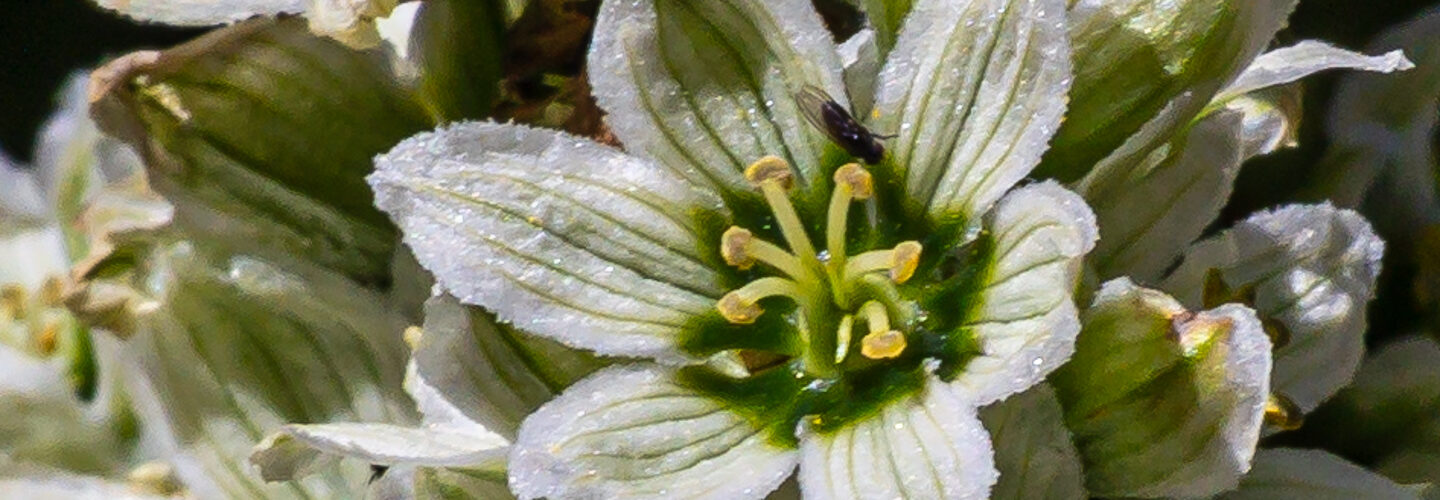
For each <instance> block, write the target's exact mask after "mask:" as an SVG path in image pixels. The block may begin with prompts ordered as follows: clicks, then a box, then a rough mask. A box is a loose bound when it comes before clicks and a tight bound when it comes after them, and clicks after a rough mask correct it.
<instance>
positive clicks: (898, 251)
mask: <svg viewBox="0 0 1440 500" xmlns="http://www.w3.org/2000/svg"><path fill="white" fill-rule="evenodd" d="M920 250H921V246H920V243H918V242H914V241H906V242H903V243H900V244H899V245H895V248H893V249H890V250H873V251H869V252H865V253H862V254H860V255H856V256H854V257H851V258H850V261H849V262H847V263H846V264H845V276H844V280H845V282H846V283H849V282H851V281H854V280H856V279H859V277H860V276H862V275H865V274H867V273H872V272H875V271H889V273H888V274H889V277H890V281H893V282H895V283H897V284H898V283H904V282H906V281H908V280H909V279H910V278H911V277H912V276H914V275H915V268H916V267H918V266H919V265H920Z"/></svg>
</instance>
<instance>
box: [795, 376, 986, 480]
mask: <svg viewBox="0 0 1440 500" xmlns="http://www.w3.org/2000/svg"><path fill="white" fill-rule="evenodd" d="M929 382H930V383H927V384H925V389H924V391H923V392H922V393H917V394H915V395H913V396H910V397H908V398H905V399H902V400H898V401H895V402H892V403H889V404H887V405H885V406H883V407H881V408H880V409H879V410H878V411H877V412H876V414H875V415H871V416H870V417H868V418H866V419H863V420H859V421H856V422H854V423H851V424H850V425H847V426H845V427H842V428H840V429H837V430H834V431H829V432H825V433H807V434H806V435H804V436H803V437H802V438H801V444H800V457H801V458H800V475H799V477H800V489H801V491H803V492H804V494H805V498H807V499H812V500H841V499H848V498H952V499H979V498H986V495H987V494H988V493H989V491H990V487H991V485H994V484H995V478H996V472H995V463H994V455H993V454H992V453H991V448H990V436H989V435H988V434H986V433H985V428H984V427H982V426H981V425H980V419H979V418H978V417H977V416H976V414H975V406H974V403H973V402H972V401H970V400H969V399H968V398H966V397H963V396H962V395H961V394H960V390H959V389H957V388H955V387H952V386H949V385H947V384H944V383H941V382H940V381H939V380H935V379H931V380H930V381H929Z"/></svg>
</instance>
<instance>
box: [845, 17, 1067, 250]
mask: <svg viewBox="0 0 1440 500" xmlns="http://www.w3.org/2000/svg"><path fill="white" fill-rule="evenodd" d="M1069 47H1070V46H1069V42H1068V40H1067V39H1066V37H1065V5H1064V2H1063V1H1061V0H976V1H971V2H948V1H942V0H919V1H918V2H917V3H916V5H915V8H914V11H913V13H912V15H911V17H910V21H909V22H907V23H906V24H905V26H904V28H903V30H902V31H901V33H900V36H899V41H898V42H897V43H896V46H895V50H893V51H891V53H890V57H889V60H888V61H886V63H885V68H884V69H883V70H882V71H881V73H880V77H879V82H880V83H879V88H878V89H877V90H876V97H875V111H874V115H875V116H874V119H873V120H871V128H872V129H873V130H874V131H875V132H876V133H881V134H897V135H898V137H896V138H895V139H893V140H890V141H888V142H887V147H888V151H889V153H888V155H889V158H888V160H887V162H886V164H887V165H890V166H891V168H892V169H893V174H892V175H894V176H895V177H896V179H898V180H897V181H896V182H899V183H900V184H901V185H902V186H904V192H905V193H906V197H907V199H906V200H905V201H904V203H905V205H906V208H907V211H908V212H909V213H910V215H911V216H916V217H918V216H922V215H923V216H929V217H932V218H934V219H937V220H954V219H957V218H958V219H961V220H963V221H965V222H969V223H973V222H974V221H976V220H978V219H979V217H980V216H981V214H983V213H985V211H986V210H989V208H990V206H991V205H992V204H994V203H995V201H996V200H998V199H999V198H1000V196H1001V195H1003V194H1004V193H1005V191H1007V190H1009V189H1010V188H1011V187H1012V186H1013V185H1014V184H1015V183H1016V182H1018V181H1019V180H1020V179H1021V178H1023V177H1025V175H1026V174H1028V173H1030V170H1031V169H1033V168H1035V165H1036V163H1038V162H1039V161H1040V155H1041V153H1043V152H1044V151H1045V148H1046V144H1047V143H1048V141H1049V140H1050V137H1051V135H1053V134H1054V133H1055V129H1056V128H1057V127H1059V126H1060V120H1061V116H1062V115H1063V114H1064V112H1065V101H1066V98H1065V94H1066V92H1067V91H1068V90H1069V88H1070V48H1069Z"/></svg>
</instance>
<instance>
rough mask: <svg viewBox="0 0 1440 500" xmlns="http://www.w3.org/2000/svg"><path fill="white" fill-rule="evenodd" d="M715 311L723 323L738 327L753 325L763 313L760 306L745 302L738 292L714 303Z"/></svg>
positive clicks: (731, 293) (728, 294) (763, 310)
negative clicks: (722, 319)
mask: <svg viewBox="0 0 1440 500" xmlns="http://www.w3.org/2000/svg"><path fill="white" fill-rule="evenodd" d="M715 310H717V311H720V316H722V317H724V318H725V321H729V322H731V323H735V324H740V325H748V324H751V323H754V322H755V320H756V319H757V318H759V317H760V315H761V314H764V313H765V309H764V308H762V307H760V304H758V303H756V302H752V301H748V300H745V297H743V296H741V294H740V293H739V291H738V290H737V291H734V292H730V293H727V294H725V296H724V297H721V298H720V301H719V302H716V303H715Z"/></svg>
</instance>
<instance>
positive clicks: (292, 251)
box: [92, 18, 430, 282]
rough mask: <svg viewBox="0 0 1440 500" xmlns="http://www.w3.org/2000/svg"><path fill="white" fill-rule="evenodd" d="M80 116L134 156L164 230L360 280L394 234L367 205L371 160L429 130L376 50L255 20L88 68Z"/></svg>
mask: <svg viewBox="0 0 1440 500" xmlns="http://www.w3.org/2000/svg"><path fill="white" fill-rule="evenodd" d="M94 78H95V85H94V87H93V89H92V100H94V101H95V105H94V108H93V110H92V111H93V114H94V115H95V116H96V118H97V120H98V121H99V123H100V125H101V128H102V129H103V130H105V131H106V132H108V133H110V134H112V135H115V136H117V137H121V138H123V139H125V140H126V141H128V142H130V143H131V144H133V145H134V146H135V147H136V149H137V150H139V151H140V152H141V154H142V156H143V157H144V159H145V162H146V170H147V174H148V175H149V178H150V182H151V183H152V186H153V187H154V189H155V190H156V191H157V192H158V193H160V194H162V195H164V196H165V197H166V198H167V199H168V200H170V201H171V202H172V203H173V204H175V207H176V213H175V218H176V224H178V225H181V226H185V227H187V228H189V229H190V230H192V231H196V232H199V233H208V234H210V235H211V236H213V237H214V238H217V239H226V240H229V242H230V243H231V244H233V245H236V246H237V247H244V248H246V249H248V250H249V251H254V252H259V253H266V254H269V255H295V256H300V258H303V259H307V260H310V261H313V262H316V263H319V264H321V265H323V266H326V267H330V268H333V269H337V270H340V271H342V272H344V273H346V274H348V275H350V276H353V277H356V278H358V279H361V280H362V281H365V282H383V281H384V280H385V279H386V275H387V267H388V265H389V262H390V255H391V251H392V248H393V246H394V242H395V240H396V238H395V236H396V234H395V229H394V228H393V227H392V226H391V225H390V223H389V221H388V220H387V219H386V218H385V216H384V215H383V214H381V213H380V212H379V211H377V210H376V209H375V208H374V206H373V205H372V200H373V196H372V195H371V192H370V189H369V186H367V185H366V184H365V181H364V176H365V174H367V173H368V172H369V171H370V170H371V169H372V164H371V157H372V156H374V155H375V154H376V153H379V152H381V151H384V150H385V149H387V148H389V147H390V146H393V145H394V144H395V143H396V142H398V141H399V140H400V139H402V138H405V137H407V136H409V135H411V134H413V133H415V132H418V131H420V130H423V129H426V128H428V127H429V125H430V122H429V120H427V119H426V118H425V115H424V113H423V111H421V109H420V108H419V106H418V105H416V104H415V103H414V101H413V100H411V98H410V96H409V95H408V94H407V93H405V92H404V90H403V89H401V88H400V86H399V83H398V81H396V80H395V78H394V76H393V75H392V74H391V72H390V70H389V63H388V62H387V61H386V60H385V58H384V57H383V56H382V55H381V54H380V53H378V52H368V53H367V52H356V51H353V50H351V49H349V48H347V47H345V46H343V45H341V44H340V43H338V42H335V41H334V40H330V39H327V38H321V37H318V36H315V35H313V34H311V33H310V32H309V31H308V30H307V29H306V27H305V23H304V22H303V21H302V20H298V19H293V18H290V19H279V20H275V19H255V20H252V21H247V22H244V23H240V24H237V25H235V26H231V27H228V28H224V29H221V30H218V31H215V32H212V33H210V34H208V35H206V36H203V37H201V38H199V39H196V40H195V41H192V42H190V43H187V44H184V45H181V46H179V47H176V48H174V49H171V50H167V51H163V52H138V53H134V54H131V55H129V56H126V57H123V58H121V59H119V60H116V61H114V62H112V63H110V64H109V65H107V66H106V67H104V68H102V69H100V70H99V71H97V72H96V73H95V77H94Z"/></svg>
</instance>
